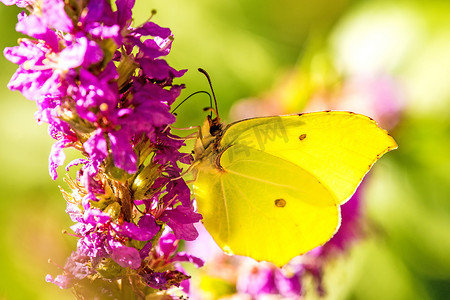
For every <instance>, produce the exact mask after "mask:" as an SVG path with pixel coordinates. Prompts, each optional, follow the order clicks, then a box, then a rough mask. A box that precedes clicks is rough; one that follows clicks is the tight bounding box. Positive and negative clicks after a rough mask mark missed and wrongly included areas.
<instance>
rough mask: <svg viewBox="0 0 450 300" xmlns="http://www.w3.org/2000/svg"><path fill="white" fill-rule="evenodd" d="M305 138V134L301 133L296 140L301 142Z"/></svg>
mask: <svg viewBox="0 0 450 300" xmlns="http://www.w3.org/2000/svg"><path fill="white" fill-rule="evenodd" d="M305 138H306V133H302V134H300V136H299V137H298V139H299V140H300V141H303V140H304V139H305Z"/></svg>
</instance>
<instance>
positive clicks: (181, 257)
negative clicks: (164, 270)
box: [172, 252, 205, 268]
mask: <svg viewBox="0 0 450 300" xmlns="http://www.w3.org/2000/svg"><path fill="white" fill-rule="evenodd" d="M172 261H180V262H181V261H186V262H190V263H193V264H194V265H195V266H196V267H197V268H201V267H203V265H204V264H205V262H204V261H203V260H202V259H200V258H198V257H196V256H193V255H190V254H188V253H186V252H178V253H177V254H176V255H175V256H174V257H173V258H172Z"/></svg>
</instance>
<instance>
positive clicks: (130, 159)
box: [108, 130, 137, 174]
mask: <svg viewBox="0 0 450 300" xmlns="http://www.w3.org/2000/svg"><path fill="white" fill-rule="evenodd" d="M108 137H109V141H110V146H111V152H112V155H113V158H114V164H115V165H116V166H117V167H119V168H121V169H123V170H125V171H127V172H128V173H130V174H133V173H135V172H136V171H137V156H136V153H135V152H134V150H133V147H132V146H131V144H130V138H129V137H128V135H127V134H126V132H124V130H121V131H112V132H110V133H108Z"/></svg>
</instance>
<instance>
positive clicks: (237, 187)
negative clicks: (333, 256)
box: [194, 145, 340, 266]
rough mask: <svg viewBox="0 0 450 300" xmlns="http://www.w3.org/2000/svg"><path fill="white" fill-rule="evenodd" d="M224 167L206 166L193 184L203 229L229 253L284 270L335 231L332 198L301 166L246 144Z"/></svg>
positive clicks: (230, 151)
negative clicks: (265, 261)
mask: <svg viewBox="0 0 450 300" xmlns="http://www.w3.org/2000/svg"><path fill="white" fill-rule="evenodd" d="M209 163H211V162H209ZM212 163H214V162H212ZM220 163H221V167H222V169H221V170H218V169H217V168H215V166H214V165H210V166H207V164H208V163H207V162H204V165H203V166H202V167H200V168H202V169H201V170H202V171H201V172H199V174H198V178H197V180H196V183H195V185H194V186H195V193H196V199H197V203H198V210H199V211H200V212H202V214H203V222H204V225H205V227H206V228H207V229H208V231H209V232H210V234H211V235H212V236H213V237H214V239H215V240H216V242H217V243H218V244H219V246H220V247H221V248H223V249H224V250H225V251H227V252H229V253H233V254H238V255H246V256H250V257H253V258H254V259H257V260H267V261H271V262H273V263H275V264H277V265H279V266H282V265H284V264H286V263H287V262H288V261H289V260H290V259H291V258H292V257H294V256H296V255H299V254H303V253H305V252H307V251H309V250H311V249H313V248H315V247H317V246H319V245H321V244H323V243H325V242H326V241H328V240H329V239H330V237H331V236H332V235H333V234H334V232H335V231H336V229H337V227H338V225H339V221H340V216H339V207H338V206H337V205H336V200H335V199H334V196H333V194H331V193H330V191H328V189H326V188H325V187H324V186H323V185H321V184H320V182H319V181H318V180H317V179H316V178H315V177H314V176H312V175H311V174H310V173H309V172H307V171H305V170H304V169H302V168H301V167H299V166H296V165H294V164H292V163H291V162H288V161H285V160H283V159H280V158H278V157H274V156H272V155H270V154H267V153H265V152H263V151H260V150H256V149H253V148H249V147H246V146H243V145H235V146H231V147H228V148H227V149H226V150H225V151H224V152H223V153H221V156H220Z"/></svg>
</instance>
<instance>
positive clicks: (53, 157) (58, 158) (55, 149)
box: [48, 140, 67, 180]
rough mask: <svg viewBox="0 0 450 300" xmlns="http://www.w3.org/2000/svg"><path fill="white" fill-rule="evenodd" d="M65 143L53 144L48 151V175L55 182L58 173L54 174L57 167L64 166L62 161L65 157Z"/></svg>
mask: <svg viewBox="0 0 450 300" xmlns="http://www.w3.org/2000/svg"><path fill="white" fill-rule="evenodd" d="M66 143H67V141H66V140H62V141H57V142H56V143H54V144H53V146H52V150H51V151H50V156H49V158H48V160H49V166H48V167H49V173H50V177H51V178H52V179H53V180H55V179H56V178H58V173H57V172H56V169H57V168H58V167H59V166H62V165H63V164H64V161H65V160H66V155H65V154H64V151H63V149H64V147H65V145H66Z"/></svg>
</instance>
